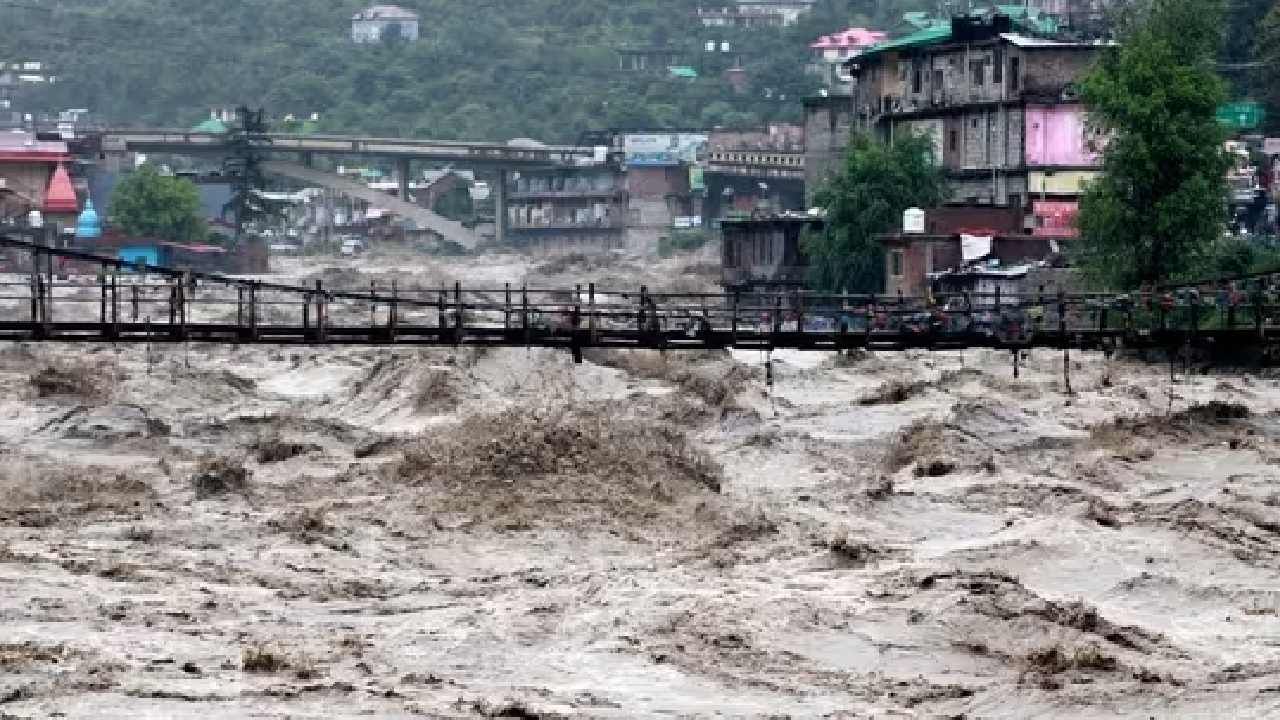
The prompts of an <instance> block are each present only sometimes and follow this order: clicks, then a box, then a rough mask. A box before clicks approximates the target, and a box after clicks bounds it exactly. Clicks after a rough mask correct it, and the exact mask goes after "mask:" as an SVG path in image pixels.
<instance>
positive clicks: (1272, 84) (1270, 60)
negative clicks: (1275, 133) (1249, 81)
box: [1254, 0, 1280, 128]
mask: <svg viewBox="0 0 1280 720" xmlns="http://www.w3.org/2000/svg"><path fill="white" fill-rule="evenodd" d="M1254 52H1255V57H1256V58H1257V60H1258V62H1259V63H1261V67H1259V68H1258V70H1257V74H1256V75H1255V78H1256V87H1257V88H1258V89H1259V91H1260V92H1261V93H1262V97H1263V100H1265V101H1266V103H1267V110H1268V117H1269V121H1270V123H1269V124H1270V127H1272V128H1280V80H1278V78H1280V0H1277V2H1276V3H1275V6H1274V7H1272V8H1271V12H1270V13H1268V14H1267V17H1266V19H1264V20H1263V21H1262V28H1261V29H1260V30H1259V31H1258V40H1257V44H1256V46H1255V48H1254Z"/></svg>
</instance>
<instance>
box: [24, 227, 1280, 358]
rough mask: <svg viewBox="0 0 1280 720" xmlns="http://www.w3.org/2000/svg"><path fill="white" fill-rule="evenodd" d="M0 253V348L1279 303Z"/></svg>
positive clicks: (559, 335)
mask: <svg viewBox="0 0 1280 720" xmlns="http://www.w3.org/2000/svg"><path fill="white" fill-rule="evenodd" d="M0 246H4V247H5V248H7V251H6V262H5V264H4V267H3V269H2V271H0V339H8V340H63V341H77V340H78V341H112V342H143V341H145V342H171V341H188V340H200V341H209V342H265V343H280V344H293V343H317V344H330V343H333V344H340V343H378V344H392V343H407V344H414V343H416V344H444V345H448V344H479V345H485V344H490V345H494V344H500V345H521V344H529V345H548V346H555V347H567V348H571V349H579V348H582V347H591V346H600V347H652V348H671V349H679V348H697V347H703V348H713V347H729V346H735V347H759V348H772V347H797V348H802V349H828V350H831V349H843V348H848V347H884V348H889V347H933V348H945V347H966V346H972V345H984V346H991V347H1006V348H1017V347H1028V346H1034V345H1041V346H1054V347H1060V346H1061V347H1065V346H1075V347H1101V346H1109V345H1114V344H1116V343H1121V342H1123V343H1128V344H1134V343H1138V344H1142V343H1146V344H1165V345H1168V344H1172V343H1174V342H1214V341H1219V340H1222V339H1224V338H1225V339H1228V340H1230V339H1232V338H1235V339H1237V340H1238V339H1241V338H1254V339H1255V340H1256V341H1257V342H1262V341H1264V340H1266V339H1267V338H1268V337H1269V336H1272V335H1278V334H1280V333H1277V329H1278V328H1277V325H1280V322H1278V321H1280V302H1277V299H1278V298H1277V297H1276V296H1274V295H1272V296H1268V295H1265V294H1264V293H1262V292H1258V293H1254V294H1253V295H1251V296H1248V297H1247V298H1246V296H1244V295H1239V294H1237V295H1234V296H1223V295H1221V294H1219V295H1214V296H1213V298H1214V302H1206V301H1205V300H1206V298H1205V296H1204V295H1203V294H1199V293H1193V292H1191V291H1190V290H1187V291H1186V292H1182V293H1168V294H1155V293H1148V294H1139V295H1134V296H1129V295H1116V294H1099V293H1093V294H1089V293H1071V294H1068V293H1043V292H1035V293H1019V294H1009V293H1003V294H1002V293H1000V292H992V293H946V294H938V295H933V296H928V297H902V296H883V295H870V294H821V293H805V292H764V293H743V292H729V293H725V292H701V293H699V292H692V293H691V292H657V291H652V290H650V289H649V288H647V287H640V288H635V289H616V288H610V289H606V288H600V287H597V286H596V285H595V284H593V283H588V284H585V285H577V286H575V287H573V288H538V287H528V286H524V285H521V286H514V285H510V284H508V285H504V286H502V287H487V288H473V287H464V286H463V285H462V284H461V283H457V282H455V283H452V284H447V285H443V286H439V287H425V286H420V285H411V284H402V283H399V282H381V283H379V282H374V283H371V284H370V285H368V286H365V287H359V288H354V287H346V288H337V287H325V286H324V285H323V284H322V282H320V281H314V282H313V283H311V284H304V285H297V284H286V283H277V282H272V281H268V280H263V279H260V278H246V277H231V276H224V275H219V274H215V273H202V272H193V271H186V270H180V269H174V268H166V267H157V266H150V265H140V264H134V263H129V262H125V261H122V260H119V259H115V258H108V257H101V256H97V255H92V254H88V253H83V252H77V251H71V250H60V249H51V248H46V247H41V246H38V245H34V244H32V243H30V242H27V241H25V240H21V239H13V238H0ZM1245 299H1248V300H1249V302H1244V300H1245ZM1218 300H1222V302H1221V303H1219V302H1217V301H1218Z"/></svg>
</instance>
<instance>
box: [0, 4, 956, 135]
mask: <svg viewBox="0 0 1280 720" xmlns="http://www.w3.org/2000/svg"><path fill="white" fill-rule="evenodd" d="M367 4H368V3H367V2H361V1H360V0H293V1H292V2H281V1H280V0H237V2H233V3H216V2H206V3H197V2H192V1H191V0H105V1H104V0H60V1H59V2H57V3H48V2H42V0H0V15H2V16H3V18H4V22H0V56H15V57H32V58H37V59H42V60H45V61H47V62H50V63H52V65H53V67H54V69H55V71H56V72H57V74H58V75H59V76H60V82H59V83H58V84H57V85H56V86H55V87H54V88H51V89H50V90H48V91H46V94H47V97H44V98H41V99H42V100H43V101H44V102H45V103H47V105H48V106H49V107H50V108H57V107H88V108H90V109H91V110H93V111H94V112H95V113H96V114H97V115H98V116H99V117H101V118H104V119H106V120H108V121H110V122H116V123H122V122H128V123H145V124H157V123H158V124H165V125H190V124H194V123H195V122H197V121H199V120H200V119H201V118H202V117H203V116H204V115H205V113H207V112H208V108H210V107H215V106H234V105H236V104H239V103H249V104H254V105H261V106H265V107H267V108H268V109H269V110H270V111H271V112H272V113H273V114H276V115H282V114H284V113H294V114H297V115H299V116H305V115H309V114H310V113H312V112H318V113H320V114H321V115H322V118H323V123H322V126H323V128H324V129H326V130H343V131H362V132H369V133H380V134H390V135H416V136H426V137H439V138H489V139H507V138H511V137H518V136H530V137H534V138H537V139H541V140H548V141H572V140H574V139H576V137H577V136H578V134H580V133H581V132H582V131H583V130H586V129H591V128H595V129H599V128H608V127H654V126H663V127H680V126H684V127H688V126H707V125H713V124H722V125H730V126H749V125H754V124H758V123H760V122H765V121H771V120H781V119H786V120H795V119H797V118H798V116H799V111H800V105H799V103H798V99H799V98H800V97H801V96H802V95H804V94H806V93H810V92H813V91H815V90H816V87H817V86H816V83H815V80H814V78H812V77H809V76H806V75H805V73H804V64H805V62H806V60H807V45H808V43H809V42H810V41H812V40H813V39H814V38H816V36H818V35H820V34H824V33H828V32H832V31H834V30H838V29H841V28H843V27H845V26H848V25H850V24H864V25H872V26H877V27H884V26H885V25H886V24H889V23H892V22H893V21H894V20H895V19H896V18H900V17H901V14H902V12H903V11H904V10H910V9H916V8H918V7H921V6H924V5H930V4H932V3H928V2H925V1H924V0H820V2H819V3H818V6H817V8H816V10H815V11H814V12H813V13H812V15H810V16H809V17H806V18H805V19H804V20H803V21H802V22H801V23H799V24H798V25H796V26H793V27H789V28H785V29H759V30H751V31H746V30H739V31H735V30H732V29H722V28H717V29H708V28H703V27H702V26H701V25H700V24H699V23H698V22H697V20H696V19H695V18H694V16H693V11H694V9H695V8H696V6H697V3H696V0H520V1H519V2H513V1H508V0H402V2H400V4H401V5H402V6H404V7H407V8H410V9H413V10H416V11H418V12H420V13H421V16H422V23H421V35H422V37H421V39H420V40H419V41H418V42H416V43H413V44H407V43H397V44H392V45H389V46H382V47H379V46H356V45H353V44H352V43H351V42H350V41H349V21H350V17H351V15H352V13H354V12H355V11H357V10H359V9H361V8H363V7H364V6H365V5H367ZM712 4H714V3H712ZM726 4H727V3H726ZM709 40H715V41H717V42H729V43H731V47H732V48H733V50H734V51H735V52H734V53H732V54H740V55H741V56H742V57H741V59H742V62H743V67H744V68H745V69H746V71H747V77H748V78H749V81H750V85H749V87H748V88H747V89H746V90H745V91H744V92H742V93H741V94H735V93H734V92H733V91H732V89H731V88H730V87H729V86H728V84H727V83H726V82H725V80H724V78H723V70H724V68H725V67H727V64H728V63H729V62H730V58H729V57H728V56H724V55H722V54H719V53H715V54H707V53H706V52H705V51H704V50H703V48H704V46H705V42H707V41H709ZM627 46H631V47H635V46H674V47H676V48H679V49H681V50H683V51H684V52H685V54H686V57H687V58H688V64H689V65H691V66H694V67H696V68H698V69H700V70H701V73H700V76H699V77H698V78H697V79H686V78H674V77H668V76H666V75H665V74H664V73H650V74H636V73H627V72H621V71H620V70H619V66H618V56H617V50H618V49H619V48H621V47H627Z"/></svg>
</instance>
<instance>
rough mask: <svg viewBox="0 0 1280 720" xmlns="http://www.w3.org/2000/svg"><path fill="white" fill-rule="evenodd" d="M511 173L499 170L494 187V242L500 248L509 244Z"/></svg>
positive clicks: (503, 169)
mask: <svg viewBox="0 0 1280 720" xmlns="http://www.w3.org/2000/svg"><path fill="white" fill-rule="evenodd" d="M510 174H511V173H510V171H508V170H507V169H506V168H498V179H497V182H495V183H494V186H493V240H494V242H496V243H497V244H498V246H499V247H506V244H507V179H508V178H509V176H510Z"/></svg>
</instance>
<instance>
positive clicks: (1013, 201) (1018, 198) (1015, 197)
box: [1009, 193, 1022, 208]
mask: <svg viewBox="0 0 1280 720" xmlns="http://www.w3.org/2000/svg"><path fill="white" fill-rule="evenodd" d="M1009 207H1015V208H1016V207H1022V193H1009Z"/></svg>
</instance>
